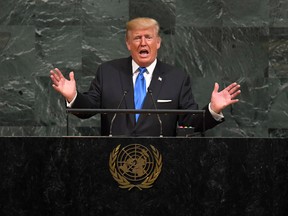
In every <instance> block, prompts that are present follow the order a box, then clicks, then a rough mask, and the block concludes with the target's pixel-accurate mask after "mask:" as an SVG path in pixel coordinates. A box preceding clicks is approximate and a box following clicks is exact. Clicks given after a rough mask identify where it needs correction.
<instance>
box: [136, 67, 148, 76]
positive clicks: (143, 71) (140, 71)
mask: <svg viewBox="0 0 288 216" xmlns="http://www.w3.org/2000/svg"><path fill="white" fill-rule="evenodd" d="M138 69H139V76H141V78H142V77H143V74H144V73H145V72H146V71H147V69H146V67H139V68H138Z"/></svg>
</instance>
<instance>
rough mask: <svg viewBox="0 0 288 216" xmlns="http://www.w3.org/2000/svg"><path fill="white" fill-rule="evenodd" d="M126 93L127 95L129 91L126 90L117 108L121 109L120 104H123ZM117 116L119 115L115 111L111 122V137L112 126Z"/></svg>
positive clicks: (110, 133) (110, 135)
mask: <svg viewBox="0 0 288 216" xmlns="http://www.w3.org/2000/svg"><path fill="white" fill-rule="evenodd" d="M126 95H127V91H124V93H123V96H122V98H121V100H120V103H119V104H118V106H117V109H119V108H120V106H121V105H122V103H123V100H124V98H125V97H126ZM116 116H117V113H114V115H113V118H112V120H111V122H110V130H109V137H112V126H113V123H114V120H115V118H116Z"/></svg>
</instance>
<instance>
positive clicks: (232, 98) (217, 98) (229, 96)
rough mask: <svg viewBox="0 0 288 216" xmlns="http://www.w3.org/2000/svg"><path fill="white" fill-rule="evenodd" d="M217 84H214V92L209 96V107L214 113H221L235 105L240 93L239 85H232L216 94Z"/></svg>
mask: <svg viewBox="0 0 288 216" xmlns="http://www.w3.org/2000/svg"><path fill="white" fill-rule="evenodd" d="M218 90H219V84H218V83H215V86H214V90H213V92H212V95H211V104H210V107H211V109H212V110H213V111H214V112H215V113H220V112H222V110H223V109H225V108H226V107H227V106H229V105H231V104H234V103H237V102H238V101H239V100H238V99H236V97H237V96H238V95H239V94H240V93H241V91H240V85H239V84H237V83H232V84H230V85H229V86H228V87H226V88H225V89H223V90H222V91H220V92H218Z"/></svg>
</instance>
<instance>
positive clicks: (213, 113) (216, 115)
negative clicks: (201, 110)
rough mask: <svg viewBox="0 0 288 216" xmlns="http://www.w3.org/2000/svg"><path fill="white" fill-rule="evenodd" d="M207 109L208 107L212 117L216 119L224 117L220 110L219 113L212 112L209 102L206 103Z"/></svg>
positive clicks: (219, 119)
mask: <svg viewBox="0 0 288 216" xmlns="http://www.w3.org/2000/svg"><path fill="white" fill-rule="evenodd" d="M208 109H209V112H210V113H211V115H212V117H213V118H214V119H215V120H216V121H222V119H223V118H224V115H223V113H222V112H220V113H219V114H218V113H216V112H214V111H213V110H212V109H211V104H210V103H209V105H208Z"/></svg>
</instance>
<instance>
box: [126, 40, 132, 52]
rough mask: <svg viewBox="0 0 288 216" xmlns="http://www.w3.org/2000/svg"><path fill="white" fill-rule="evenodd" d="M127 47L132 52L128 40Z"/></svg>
mask: <svg viewBox="0 0 288 216" xmlns="http://www.w3.org/2000/svg"><path fill="white" fill-rule="evenodd" d="M126 46H127V49H128V50H129V51H130V50H131V47H130V44H129V42H128V41H127V40H126Z"/></svg>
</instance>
